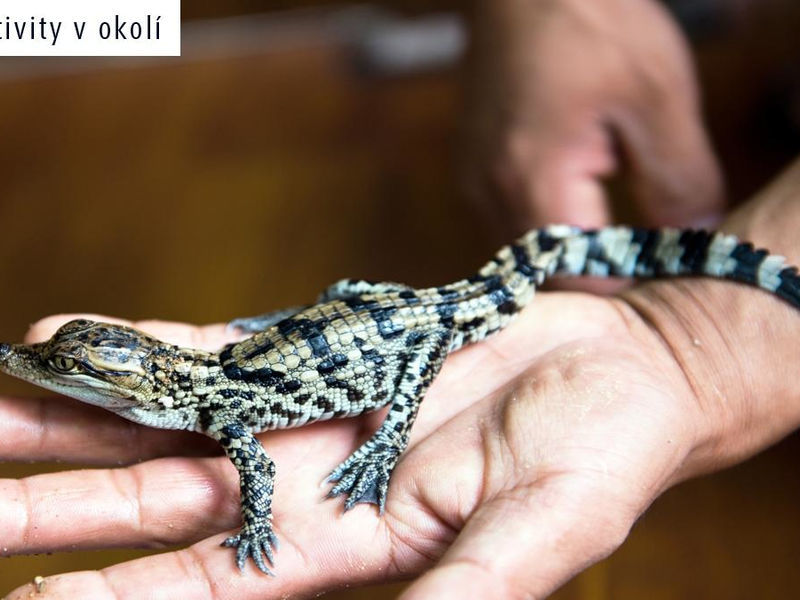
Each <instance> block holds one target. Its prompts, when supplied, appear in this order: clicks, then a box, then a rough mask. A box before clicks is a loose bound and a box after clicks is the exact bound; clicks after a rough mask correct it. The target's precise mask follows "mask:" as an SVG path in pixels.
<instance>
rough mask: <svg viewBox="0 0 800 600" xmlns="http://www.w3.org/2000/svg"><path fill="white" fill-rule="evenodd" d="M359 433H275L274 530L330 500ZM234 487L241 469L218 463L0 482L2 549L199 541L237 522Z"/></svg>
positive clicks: (336, 506)
mask: <svg viewBox="0 0 800 600" xmlns="http://www.w3.org/2000/svg"><path fill="white" fill-rule="evenodd" d="M358 429H359V426H358V423H356V422H353V421H351V422H348V423H337V424H332V423H322V424H316V425H310V426H308V427H306V428H304V429H302V430H292V431H282V432H274V433H271V434H270V436H269V438H268V440H266V443H265V446H266V448H267V450H268V452H269V453H270V455H271V456H273V457H274V459H275V461H276V463H277V465H278V476H277V480H276V492H275V503H274V504H275V513H276V520H277V521H278V522H281V520H282V518H283V515H284V512H287V513H289V521H288V522H291V519H292V516H293V515H295V514H296V517H295V518H296V519H299V520H300V522H303V520H304V519H307V515H308V514H310V512H313V511H314V510H315V507H318V505H320V503H321V500H322V498H323V497H324V495H325V492H326V491H327V489H326V488H324V487H322V486H321V485H320V483H321V482H322V481H323V479H324V477H325V476H326V475H327V474H328V472H329V471H330V469H332V468H333V467H334V466H335V460H336V457H338V456H344V455H345V454H347V453H348V452H349V451H351V450H352V449H353V446H354V445H355V443H354V438H355V434H356V432H357V431H358ZM238 488H239V486H238V476H237V473H236V469H235V468H234V466H233V465H232V464H230V462H229V461H228V460H227V459H225V458H222V457H220V458H210V459H187V458H163V459H156V460H151V461H148V462H144V463H140V464H137V465H134V466H131V467H126V468H118V469H95V470H81V471H65V472H60V473H49V474H43V475H34V476H32V477H27V478H23V479H19V480H10V479H6V480H0V530H2V531H3V532H4V534H3V547H4V550H5V551H6V552H7V553H9V554H16V553H21V552H37V551H45V550H47V551H51V550H57V549H62V548H70V549H72V548H97V547H115V546H140V545H145V546H156V547H161V546H164V545H168V544H171V543H172V544H174V543H178V542H186V541H192V540H197V539H199V538H200V537H205V535H208V534H210V533H216V532H219V531H223V530H226V529H230V528H232V527H234V526H235V525H236V524H237V523H238V522H239V494H238ZM327 504H328V508H326V510H327V511H336V510H338V511H341V505H340V503H339V502H335V501H333V502H329V503H327ZM317 510H318V508H317ZM295 511H296V512H295ZM309 511H310V512H309ZM333 514H334V512H330V515H329V516H332V515H333ZM335 514H338V512H336V513H335Z"/></svg>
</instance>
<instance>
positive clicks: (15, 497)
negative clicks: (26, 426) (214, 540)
mask: <svg viewBox="0 0 800 600" xmlns="http://www.w3.org/2000/svg"><path fill="white" fill-rule="evenodd" d="M226 467H229V465H228V464H227V463H226V461H225V460H224V459H205V460H200V459H194V460H188V459H182V458H168V459H158V460H153V461H148V462H146V463H142V464H139V465H135V466H132V467H128V468H120V469H110V470H107V469H96V470H82V471H65V472H61V473H49V474H44V475H35V476H32V477H26V478H23V479H5V480H0V507H2V509H0V526H1V527H2V530H3V550H4V553H6V554H20V553H35V552H50V551H54V550H63V549H73V548H74V549H88V548H108V547H125V546H147V547H163V546H166V545H170V544H176V543H179V542H185V541H189V540H197V539H200V538H202V537H205V535H207V534H208V533H209V532H217V531H222V530H224V529H226V528H230V527H233V526H234V525H235V523H236V521H237V512H238V511H237V509H236V502H235V500H234V498H233V494H232V490H236V487H237V486H236V485H235V475H236V474H235V471H233V469H232V468H231V469H228V468H226ZM229 471H232V472H230V473H229Z"/></svg>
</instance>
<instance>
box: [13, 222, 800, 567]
mask: <svg viewBox="0 0 800 600" xmlns="http://www.w3.org/2000/svg"><path fill="white" fill-rule="evenodd" d="M553 274H566V275H581V274H587V275H595V276H627V277H642V278H646V277H659V276H670V275H709V276H714V277H719V278H725V279H733V280H738V281H743V282H746V283H750V284H753V285H758V286H759V287H762V288H764V289H767V290H769V291H771V292H773V293H775V294H777V295H779V296H781V297H782V298H784V299H786V300H787V301H789V302H790V303H792V304H794V305H795V306H800V278H798V276H797V270H796V269H795V268H794V267H787V266H785V265H784V262H783V259H782V258H781V257H778V256H772V255H769V254H768V253H767V252H766V251H763V250H754V249H753V247H752V246H751V245H749V244H745V243H740V242H739V241H738V240H737V239H736V238H734V237H732V236H725V235H723V234H709V233H706V232H703V231H697V232H693V231H677V230H669V229H663V230H653V231H645V230H634V229H630V228H624V227H619V228H608V229H603V230H600V231H597V232H582V231H580V230H577V229H574V228H571V227H565V226H553V227H549V228H546V229H542V230H536V231H532V232H530V233H528V234H526V235H525V236H523V237H522V238H520V239H519V240H518V241H517V242H515V243H514V244H512V245H510V246H507V247H505V248H503V249H501V250H500V251H499V252H498V253H497V255H496V256H495V257H494V258H493V259H492V260H491V261H490V262H489V263H487V264H486V265H485V266H484V267H483V268H482V269H481V270H480V271H479V272H478V273H477V274H476V275H474V276H473V277H470V278H469V279H465V280H461V281H458V282H456V283H453V284H449V285H446V286H442V287H438V288H429V289H423V290H414V289H412V288H409V287H406V286H403V285H400V284H395V283H370V282H366V281H362V280H344V281H341V282H339V283H337V284H334V285H333V286H331V287H330V288H328V289H327V290H326V291H325V292H324V293H323V294H322V296H321V298H320V300H319V303H317V304H315V305H312V306H307V307H297V308H293V309H288V310H284V311H280V312H278V313H272V314H268V315H262V316H259V317H253V318H247V319H237V320H236V321H233V322H232V324H233V325H234V326H236V327H239V328H240V329H243V330H245V331H249V332H251V333H254V335H253V336H252V337H250V338H247V339H246V340H244V341H242V342H240V343H238V344H235V345H231V346H228V347H226V348H224V349H222V351H221V352H219V353H218V354H215V353H209V352H204V351H200V350H194V349H188V348H180V347H177V346H173V345H170V344H166V343H164V342H161V341H160V340H157V339H155V338H153V337H151V336H148V335H146V334H144V333H142V332H140V331H138V330H136V329H133V328H130V327H124V326H119V325H110V324H106V323H98V322H94V321H88V320H76V321H71V322H69V323H67V324H66V325H64V326H63V327H61V328H60V329H59V330H58V331H57V332H56V333H55V335H54V336H53V337H52V338H51V339H50V340H49V341H47V342H44V343H40V344H32V345H8V344H2V345H0V369H2V370H3V371H5V372H7V373H9V374H11V375H14V376H16V377H20V378H22V379H25V380H27V381H30V382H32V383H34V384H37V385H40V386H42V387H45V388H48V389H51V390H54V391H57V392H60V393H63V394H65V395H68V396H72V397H74V398H77V399H79V400H82V401H84V402H88V403H91V404H96V405H99V406H102V407H104V408H107V409H109V410H111V411H113V412H115V413H117V414H119V415H121V416H123V417H125V418H128V419H131V420H132V421H135V422H137V423H141V424H144V425H149V426H152V427H159V428H164V429H188V430H194V431H199V432H202V433H204V434H206V435H208V436H209V437H212V438H214V439H215V440H217V441H218V442H219V443H220V445H221V446H222V447H223V449H224V450H225V453H226V455H227V456H228V458H229V459H230V460H231V462H232V463H233V464H234V466H236V468H237V470H238V471H239V478H240V490H241V507H242V522H243V526H242V529H241V531H240V532H239V534H237V535H235V536H232V537H230V538H228V539H227V540H226V541H225V542H224V543H223V545H224V546H230V547H235V548H236V562H237V565H238V566H239V568H240V569H243V568H244V565H245V563H246V562H247V559H248V558H252V560H253V561H254V562H255V564H256V565H257V566H258V568H259V569H260V570H261V571H263V572H265V573H271V571H270V569H269V567H268V565H267V563H269V564H270V565H271V564H273V549H275V548H277V539H276V537H275V534H274V531H273V527H272V509H271V501H272V492H273V479H274V475H275V464H274V463H273V461H272V460H271V459H270V458H269V456H268V455H267V454H266V452H265V451H264V449H263V447H262V446H261V444H260V443H259V442H258V441H257V440H256V438H255V437H254V435H253V434H254V433H257V432H260V431H265V430H271V429H282V428H287V427H298V426H301V425H304V424H306V423H310V422H313V421H319V420H326V419H331V418H339V417H350V416H355V415H359V414H363V413H365V412H368V411H373V410H376V409H379V408H381V407H383V406H387V405H388V406H389V412H388V414H387V416H386V418H385V420H384V422H383V423H382V425H381V426H380V427H379V429H378V430H377V431H376V432H375V434H374V435H373V436H372V437H371V438H370V439H369V440H367V441H366V442H365V443H364V444H363V445H362V446H361V447H360V448H359V449H358V450H356V451H355V452H354V453H353V454H352V455H351V456H350V457H349V458H347V459H346V460H345V461H344V462H342V464H340V465H339V466H338V467H337V468H336V469H334V471H333V472H332V473H331V475H330V476H329V478H328V480H329V481H330V482H332V483H333V484H334V485H333V487H332V489H331V490H330V493H329V495H330V496H338V495H346V497H347V498H346V500H345V509H350V508H352V507H353V506H355V504H357V503H359V502H368V503H374V504H376V505H377V506H378V507H379V510H380V512H383V510H384V506H385V502H386V494H387V490H388V486H389V480H390V478H391V475H392V471H393V469H394V467H395V465H396V464H397V461H398V460H399V458H400V456H401V454H402V453H403V451H404V450H405V448H406V446H407V444H408V438H409V433H410V429H411V426H412V424H413V422H414V419H415V417H416V414H417V411H418V409H419V406H420V402H421V401H422V398H423V397H424V395H425V392H426V391H427V389H428V387H429V386H430V384H431V382H432V381H433V379H434V378H435V377H436V375H437V374H438V372H439V369H440V368H441V365H442V363H443V362H444V359H445V358H446V356H447V354H448V353H449V352H452V351H454V350H456V349H458V348H460V347H462V346H463V345H465V344H468V343H472V342H476V341H479V340H482V339H484V338H486V337H487V336H488V335H491V334H492V333H494V332H496V331H498V330H499V329H501V328H502V327H503V326H505V325H506V324H507V323H508V322H509V321H510V320H511V319H512V318H513V317H514V315H516V314H517V313H518V312H519V311H520V309H521V308H522V307H523V306H524V305H525V304H526V303H528V302H529V301H530V299H531V298H532V297H533V294H534V292H535V289H536V287H537V286H539V285H540V284H541V283H542V282H543V281H544V280H545V278H546V277H548V276H550V275H553ZM265 559H266V560H265Z"/></svg>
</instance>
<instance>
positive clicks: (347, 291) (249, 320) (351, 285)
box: [228, 279, 412, 333]
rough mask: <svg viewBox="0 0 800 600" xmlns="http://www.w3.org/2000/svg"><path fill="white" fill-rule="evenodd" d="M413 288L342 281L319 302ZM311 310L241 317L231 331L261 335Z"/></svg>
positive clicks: (301, 307)
mask: <svg viewBox="0 0 800 600" xmlns="http://www.w3.org/2000/svg"><path fill="white" fill-rule="evenodd" d="M411 289H412V288H410V287H408V286H405V285H402V284H400V283H383V282H372V281H366V280H364V279H342V280H340V281H337V282H336V283H334V284H332V285H330V286H328V287H327V288H325V291H323V292H322V293H321V294H320V296H319V298H318V302H330V301H331V300H345V299H347V298H353V297H355V296H361V295H362V294H388V293H391V292H403V291H408V290H411ZM307 308H310V306H309V305H306V306H290V307H289V308H284V309H282V310H275V311H272V312H268V313H264V314H263V315H256V316H254V317H240V318H238V319H233V320H232V321H230V322H229V323H228V328H229V329H239V330H241V331H243V332H244V333H259V332H261V331H265V330H266V329H269V328H270V327H272V326H273V325H277V324H278V323H280V322H281V321H283V320H284V319H288V318H289V317H293V316H295V315H296V314H297V313H299V312H301V311H303V310H305V309H307Z"/></svg>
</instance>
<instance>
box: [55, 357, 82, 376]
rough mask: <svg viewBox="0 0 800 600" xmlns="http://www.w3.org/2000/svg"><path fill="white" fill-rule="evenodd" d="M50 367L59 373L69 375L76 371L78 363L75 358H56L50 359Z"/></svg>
mask: <svg viewBox="0 0 800 600" xmlns="http://www.w3.org/2000/svg"><path fill="white" fill-rule="evenodd" d="M50 366H51V367H53V369H55V370H56V371H58V372H59V373H69V372H70V371H74V370H75V367H76V366H77V363H76V362H75V359H74V358H70V357H68V356H54V357H53V358H51V359H50Z"/></svg>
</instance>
